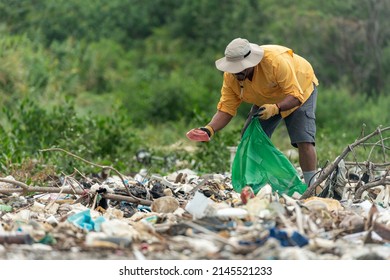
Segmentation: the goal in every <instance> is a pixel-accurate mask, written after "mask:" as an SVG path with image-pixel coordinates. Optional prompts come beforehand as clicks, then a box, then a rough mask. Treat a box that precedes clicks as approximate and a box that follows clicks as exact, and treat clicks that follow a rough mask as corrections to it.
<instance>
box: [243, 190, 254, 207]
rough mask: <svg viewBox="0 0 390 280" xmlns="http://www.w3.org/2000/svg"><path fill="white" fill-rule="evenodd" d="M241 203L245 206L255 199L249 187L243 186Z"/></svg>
mask: <svg viewBox="0 0 390 280" xmlns="http://www.w3.org/2000/svg"><path fill="white" fill-rule="evenodd" d="M240 197H241V201H242V203H244V204H247V203H248V201H249V199H252V198H254V197H255V193H254V192H253V189H252V188H251V187H250V186H245V187H243V188H242V190H241V194H240Z"/></svg>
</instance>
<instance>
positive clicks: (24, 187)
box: [0, 178, 28, 190]
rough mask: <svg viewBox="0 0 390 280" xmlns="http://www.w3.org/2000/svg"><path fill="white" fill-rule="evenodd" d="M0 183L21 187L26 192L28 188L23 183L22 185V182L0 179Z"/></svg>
mask: <svg viewBox="0 0 390 280" xmlns="http://www.w3.org/2000/svg"><path fill="white" fill-rule="evenodd" d="M0 182H5V183H9V184H12V185H16V186H21V187H22V189H23V190H27V189H28V186H27V185H26V184H25V183H22V182H19V181H15V180H10V179H5V178H0Z"/></svg>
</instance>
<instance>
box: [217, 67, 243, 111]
mask: <svg viewBox="0 0 390 280" xmlns="http://www.w3.org/2000/svg"><path fill="white" fill-rule="evenodd" d="M241 102H242V100H241V99H240V98H239V97H238V96H237V94H236V93H235V92H234V91H233V89H232V84H231V81H230V79H229V77H226V73H225V75H224V79H223V84H222V88H221V98H220V99H219V102H218V105H217V109H218V110H219V111H222V112H225V113H228V114H229V115H232V116H233V117H234V116H235V115H236V114H237V109H238V107H239V106H240V104H241Z"/></svg>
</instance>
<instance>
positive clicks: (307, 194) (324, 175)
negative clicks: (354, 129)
mask: <svg viewBox="0 0 390 280" xmlns="http://www.w3.org/2000/svg"><path fill="white" fill-rule="evenodd" d="M386 130H390V126H389V127H385V128H383V129H381V128H380V127H378V128H377V129H376V130H375V131H374V132H372V133H370V134H368V135H367V136H365V137H363V138H361V139H359V140H356V141H355V142H354V143H352V144H350V145H348V146H347V147H346V148H345V149H344V151H343V152H342V153H341V155H340V156H338V157H337V159H336V160H335V161H334V162H333V163H332V164H330V165H329V166H328V167H327V169H326V170H325V171H324V173H322V175H321V176H319V177H318V179H317V180H316V181H315V182H314V183H313V184H312V185H311V186H309V187H308V188H307V190H306V191H305V192H304V193H303V194H302V196H301V199H306V198H308V197H310V196H311V195H312V193H313V191H314V190H315V189H316V188H317V186H319V185H320V184H321V183H322V182H323V181H324V180H325V179H326V178H327V177H328V176H329V174H331V173H332V172H333V170H334V169H335V168H336V167H337V166H338V164H339V163H340V161H341V160H342V159H344V158H345V157H346V156H347V155H348V153H349V152H351V151H352V150H353V148H355V147H356V146H358V145H359V144H361V143H363V142H365V141H366V140H367V139H369V138H371V137H373V136H375V135H378V134H381V133H382V132H384V131H386Z"/></svg>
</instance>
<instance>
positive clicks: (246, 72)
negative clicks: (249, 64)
mask: <svg viewBox="0 0 390 280" xmlns="http://www.w3.org/2000/svg"><path fill="white" fill-rule="evenodd" d="M249 70H250V68H246V69H244V70H242V71H241V72H238V73H234V76H235V77H236V79H237V80H239V81H244V80H245V79H246V78H248V76H249V72H250V71H249Z"/></svg>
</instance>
